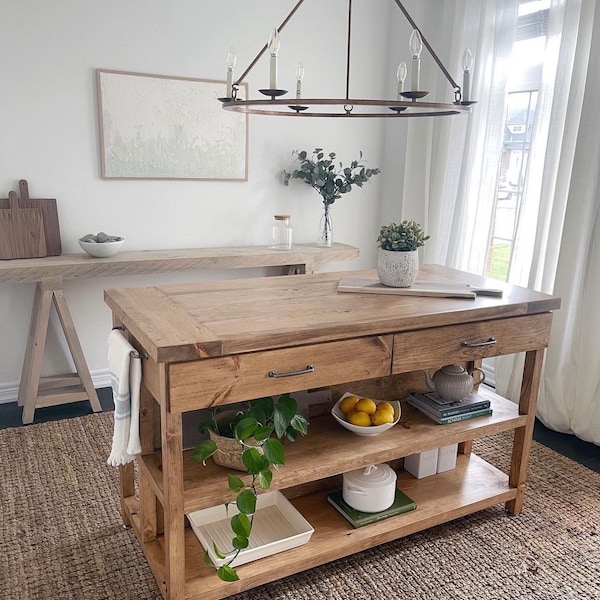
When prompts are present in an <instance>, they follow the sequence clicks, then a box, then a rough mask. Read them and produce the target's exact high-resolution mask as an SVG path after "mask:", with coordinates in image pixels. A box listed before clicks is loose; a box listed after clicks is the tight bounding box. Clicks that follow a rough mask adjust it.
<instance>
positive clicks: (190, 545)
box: [132, 454, 517, 600]
mask: <svg viewBox="0 0 600 600" xmlns="http://www.w3.org/2000/svg"><path fill="white" fill-rule="evenodd" d="M398 487H399V488H400V489H401V490H402V491H404V492H405V493H406V494H408V496H410V497H411V498H412V499H413V500H414V501H415V502H416V503H417V509H416V510H414V511H411V512H408V513H404V514H401V515H398V516H396V517H391V518H389V519H385V520H384V521H380V522H378V523H374V524H371V525H367V526H365V527H360V528H358V529H354V528H353V527H352V526H351V525H350V524H349V523H348V522H347V521H346V520H345V519H344V518H343V517H342V516H341V515H339V514H338V513H337V511H336V510H335V509H334V508H333V507H332V506H331V505H330V504H329V503H328V502H327V491H319V492H315V493H311V494H307V495H305V496H300V497H297V498H293V499H292V500H291V502H292V503H293V504H294V506H295V507H296V508H297V509H298V510H299V511H300V513H302V515H304V517H305V518H306V519H307V520H308V521H309V522H310V524H311V525H312V526H313V527H314V530H315V531H314V533H313V535H312V537H311V539H310V541H309V542H308V543H307V544H305V545H303V546H300V547H298V548H294V549H292V550H287V551H285V552H282V553H279V554H275V555H273V556H269V557H266V558H262V559H260V560H257V561H254V562H251V563H248V564H246V565H242V566H240V567H238V568H237V572H238V575H239V577H240V580H239V581H237V582H231V583H224V582H223V581H221V580H220V579H218V577H217V575H216V573H215V570H214V569H213V568H211V567H207V566H206V565H204V549H203V547H202V545H201V544H200V542H199V541H198V539H197V538H196V536H195V534H194V533H193V532H192V530H191V529H189V528H186V533H185V546H186V547H185V556H186V559H185V560H186V598H188V599H194V598H198V599H200V598H201V599H202V600H215V599H219V598H225V597H227V596H230V595H233V594H236V593H239V592H241V591H243V590H247V589H250V588H253V587H256V586H259V585H263V584H265V583H269V582H271V581H275V580H276V579H281V578H284V577H287V576H290V575H293V574H295V573H299V572H301V571H305V570H306V569H310V568H313V567H316V566H318V565H321V564H324V563H327V562H330V561H333V560H336V559H339V558H342V557H344V556H348V555H350V554H354V553H356V552H360V551H362V550H366V549H367V548H371V547H373V546H376V545H379V544H383V543H385V542H389V541H391V540H395V539H398V538H401V537H404V536H406V535H410V534H412V533H415V532H417V531H422V530H424V529H428V528H430V527H432V526H435V525H439V524H441V523H445V522H447V521H451V520H453V519H456V518H459V517H462V516H465V515H468V514H471V513H474V512H477V511H479V510H482V509H484V508H487V507H490V506H493V505H495V504H499V503H503V502H507V501H509V500H513V499H514V498H515V497H516V494H517V490H516V489H515V488H511V487H509V483H508V476H507V475H506V474H505V473H503V472H502V471H500V470H498V469H497V468H496V467H494V466H493V465H491V464H489V463H487V462H486V461H484V460H483V459H481V458H480V457H479V456H477V455H475V454H470V455H459V456H458V458H457V464H456V468H455V469H453V470H451V471H447V472H445V473H441V474H438V475H433V476H431V477H427V478H424V479H416V478H414V477H413V476H412V475H410V474H409V473H407V472H405V471H400V472H399V473H398ZM132 522H133V525H134V529H135V530H136V534H137V535H138V537H140V533H141V532H140V529H139V522H138V520H137V518H136V515H135V514H134V515H132ZM140 539H141V538H140ZM163 543H164V540H163V538H162V537H159V538H158V539H157V540H153V541H151V542H142V547H143V549H144V553H145V554H146V557H147V559H148V561H149V563H150V566H151V567H152V569H153V571H154V574H155V577H156V579H157V581H158V582H159V585H160V583H161V582H162V581H163V580H164V577H163V575H164V550H163ZM163 591H164V590H163Z"/></svg>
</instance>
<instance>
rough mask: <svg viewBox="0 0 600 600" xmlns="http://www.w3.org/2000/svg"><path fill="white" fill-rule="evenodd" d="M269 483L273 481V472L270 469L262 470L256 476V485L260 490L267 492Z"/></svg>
mask: <svg viewBox="0 0 600 600" xmlns="http://www.w3.org/2000/svg"><path fill="white" fill-rule="evenodd" d="M271 481H273V471H271V470H270V469H264V470H263V471H261V472H260V473H259V474H258V485H260V487H261V489H263V490H268V489H269V488H270V487H271Z"/></svg>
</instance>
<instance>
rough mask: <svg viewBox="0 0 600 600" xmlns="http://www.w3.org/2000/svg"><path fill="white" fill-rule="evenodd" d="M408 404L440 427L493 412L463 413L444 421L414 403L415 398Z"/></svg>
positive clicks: (487, 410)
mask: <svg viewBox="0 0 600 600" xmlns="http://www.w3.org/2000/svg"><path fill="white" fill-rule="evenodd" d="M408 403H409V404H410V405H411V406H414V407H415V408H416V409H418V410H419V411H421V412H422V413H423V414H424V415H426V416H428V417H429V418H430V419H431V420H432V421H435V422H436V423H438V425H450V424H451V423H458V422H459V421H466V420H468V419H474V418H476V417H485V416H487V415H491V414H492V412H493V411H492V409H491V408H482V409H479V410H474V411H471V412H468V413H463V414H461V415H454V416H452V417H445V418H443V419H442V418H440V417H439V416H438V415H436V414H435V413H433V412H431V410H429V409H428V408H426V407H425V406H421V405H419V404H416V403H415V402H414V401H413V398H412V397H410V396H409V397H408Z"/></svg>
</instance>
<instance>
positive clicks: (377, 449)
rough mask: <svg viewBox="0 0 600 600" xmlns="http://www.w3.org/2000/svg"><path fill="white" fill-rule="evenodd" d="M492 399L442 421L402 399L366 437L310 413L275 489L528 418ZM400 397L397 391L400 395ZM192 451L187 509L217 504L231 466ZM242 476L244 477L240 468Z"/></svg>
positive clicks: (158, 473)
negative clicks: (478, 413) (489, 406)
mask: <svg viewBox="0 0 600 600" xmlns="http://www.w3.org/2000/svg"><path fill="white" fill-rule="evenodd" d="M483 393H484V394H486V396H487V397H489V398H490V400H491V401H492V403H493V409H494V412H493V413H492V415H490V416H488V417H481V418H478V419H470V420H467V421H459V422H458V423H452V424H451V425H437V424H436V423H435V422H433V421H432V420H431V419H428V418H427V417H426V416H424V415H423V414H421V413H420V412H419V411H418V410H416V409H414V408H413V407H411V406H410V405H408V404H406V403H403V404H402V418H401V420H402V421H403V422H407V423H408V424H409V425H410V429H405V428H404V427H402V426H400V425H396V426H395V427H392V428H391V429H390V430H388V431H387V432H384V433H382V434H380V435H377V436H374V437H362V436H358V435H355V434H354V433H352V432H350V431H348V430H346V429H344V428H343V427H342V426H341V425H340V424H339V423H337V422H336V421H335V420H334V419H333V417H332V416H331V415H329V414H327V415H323V416H320V417H316V418H314V419H311V424H310V426H309V434H308V435H307V436H304V437H299V438H298V439H297V440H296V441H295V442H294V443H293V444H286V466H285V468H282V469H278V470H277V471H276V472H275V473H274V477H273V483H272V489H281V490H283V489H290V488H294V487H296V486H301V485H303V484H304V483H306V482H309V481H313V480H320V479H326V478H328V477H332V476H334V475H339V474H341V473H344V472H345V471H347V470H349V469H348V464H349V462H351V464H352V468H353V469H359V468H361V467H364V466H367V465H369V464H376V463H380V462H390V461H392V460H393V459H397V458H400V457H403V456H407V455H409V454H413V453H415V452H422V451H423V450H427V449H430V448H432V447H434V448H435V447H438V446H447V445H450V444H454V443H457V442H460V441H462V440H464V439H469V438H471V437H473V435H474V432H476V433H477V437H481V436H484V435H493V434H495V433H500V432H502V431H507V430H510V429H514V428H515V427H519V426H522V425H524V424H525V423H526V420H527V418H526V417H525V416H523V415H519V414H518V407H517V405H516V404H514V403H512V402H510V401H509V400H506V399H504V398H501V397H500V396H498V395H497V394H494V392H491V391H489V390H486V391H485V392H483ZM398 398H399V397H398V396H396V399H398ZM190 456H191V451H186V452H184V454H183V457H184V458H183V486H184V487H183V494H184V504H185V512H190V511H194V510H199V509H201V508H207V507H210V506H216V505H218V504H220V503H221V502H223V500H224V499H227V498H229V497H230V492H229V490H228V488H227V478H226V477H225V476H224V475H225V474H226V472H227V470H226V469H223V468H221V467H218V466H217V465H215V464H214V463H213V461H212V460H211V461H208V463H207V466H206V467H204V466H202V465H199V464H198V463H196V462H193V461H192V460H191V458H190ZM160 460H161V455H160V452H156V453H155V454H153V455H146V456H144V457H143V462H144V465H145V468H146V469H147V472H148V473H149V474H150V475H151V477H152V479H153V481H154V486H155V489H157V490H158V494H157V495H158V497H159V499H160V500H161V501H163V500H164V496H163V494H164V492H163V486H164V484H163V471H162V469H161V467H160ZM237 475H238V476H240V477H242V478H244V477H245V476H244V475H243V474H241V473H238V474H237Z"/></svg>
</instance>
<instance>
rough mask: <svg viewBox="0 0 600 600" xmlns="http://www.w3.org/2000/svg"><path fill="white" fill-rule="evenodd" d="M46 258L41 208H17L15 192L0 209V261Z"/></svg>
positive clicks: (17, 202) (10, 193)
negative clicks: (6, 206)
mask: <svg viewBox="0 0 600 600" xmlns="http://www.w3.org/2000/svg"><path fill="white" fill-rule="evenodd" d="M42 256H47V251H46V236H45V234H44V219H43V216H42V209H41V208H19V201H18V198H17V194H16V193H15V192H9V194H8V208H2V209H0V259H11V258H39V257H42Z"/></svg>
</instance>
